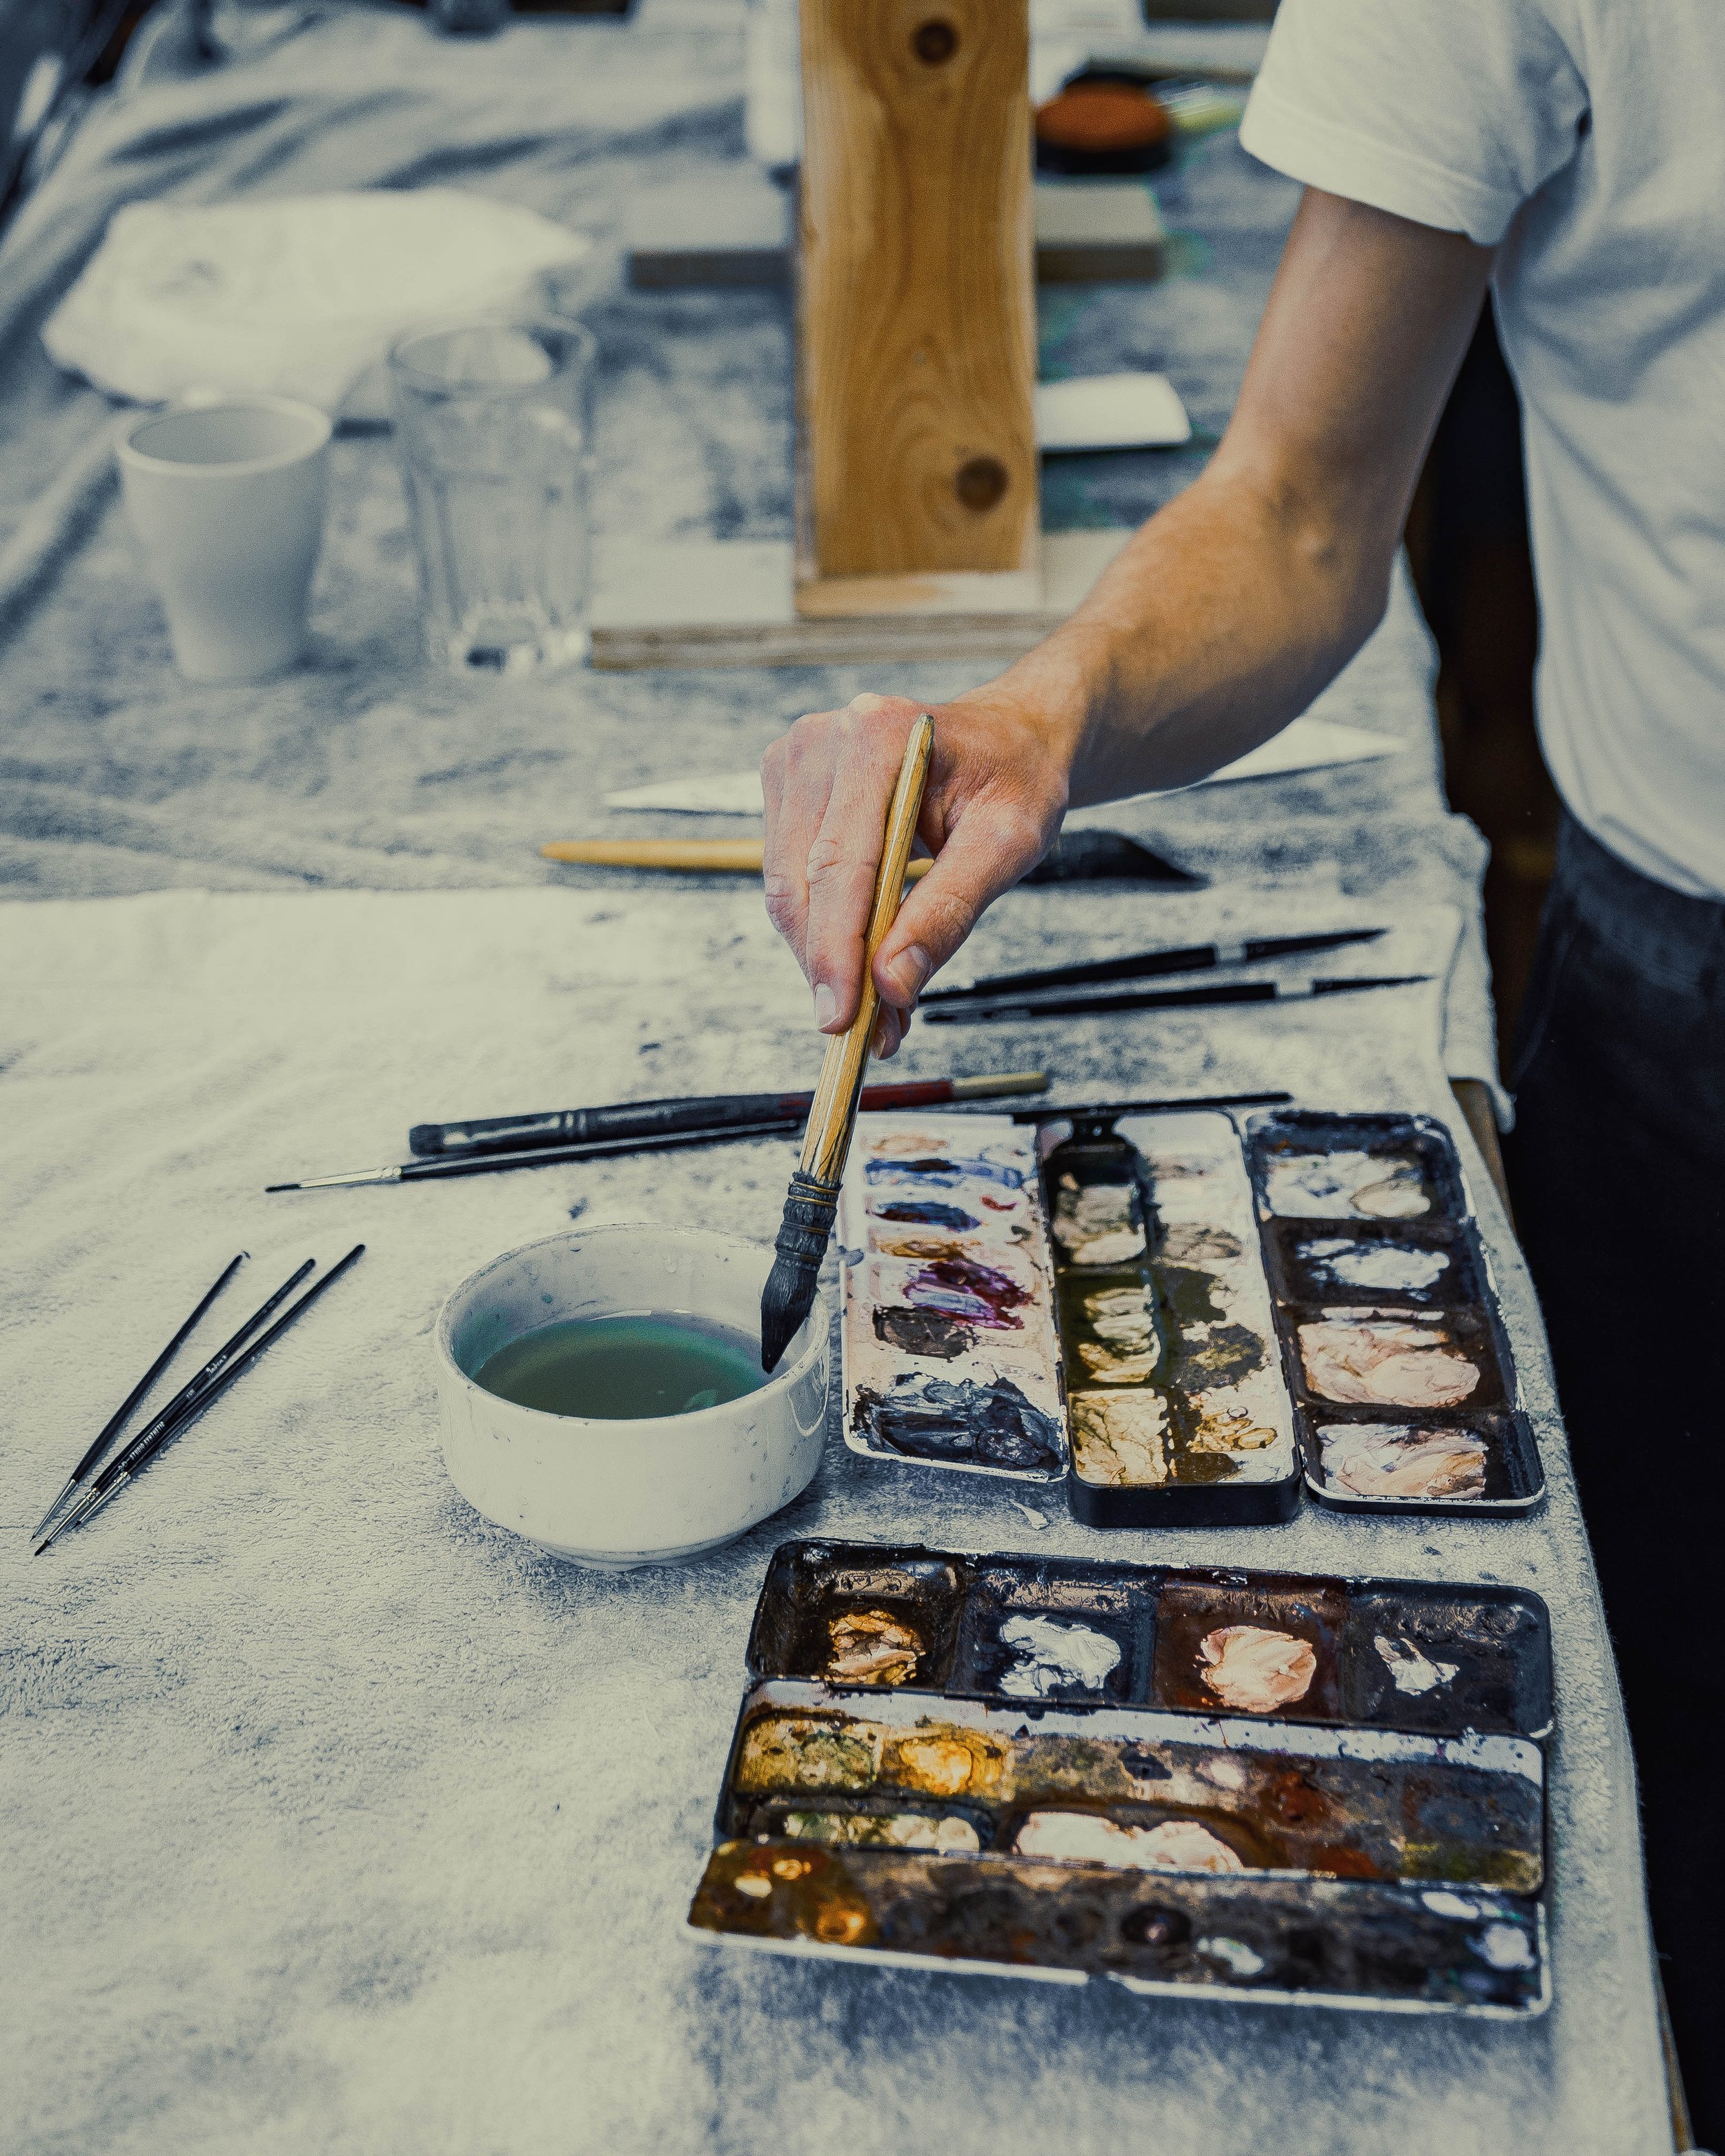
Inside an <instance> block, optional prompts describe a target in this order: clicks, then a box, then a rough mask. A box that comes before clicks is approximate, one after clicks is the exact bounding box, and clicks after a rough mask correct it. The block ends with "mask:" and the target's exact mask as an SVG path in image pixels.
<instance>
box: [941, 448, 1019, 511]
mask: <svg viewBox="0 0 1725 2156" xmlns="http://www.w3.org/2000/svg"><path fill="white" fill-rule="evenodd" d="M1010 485H1012V475H1011V473H1010V472H1009V471H1008V470H1007V469H1006V466H1005V465H1004V464H1002V463H1001V461H1000V459H999V457H972V458H970V459H968V461H967V462H966V463H964V464H962V465H959V467H958V470H957V474H956V475H955V476H954V478H953V480H952V491H953V493H954V494H956V495H957V497H958V499H959V500H960V501H962V502H963V505H964V506H965V507H966V508H967V509H974V510H976V511H983V510H985V509H993V507H994V506H996V504H997V503H999V501H1001V500H1004V497H1005V494H1006V490H1007V489H1008V487H1009V486H1010Z"/></svg>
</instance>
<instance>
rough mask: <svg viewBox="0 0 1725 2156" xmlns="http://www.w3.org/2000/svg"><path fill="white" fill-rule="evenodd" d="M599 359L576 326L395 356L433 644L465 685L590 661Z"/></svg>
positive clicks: (557, 325)
mask: <svg viewBox="0 0 1725 2156" xmlns="http://www.w3.org/2000/svg"><path fill="white" fill-rule="evenodd" d="M594 351H595V346H594V344H593V338H592V337H591V336H589V335H588V332H587V331H586V330H584V329H583V328H582V327H581V326H580V325H579V324H578V323H577V322H569V321H549V320H547V321H525V322H510V321H480V322H466V323H461V324H458V325H454V326H449V327H444V328H438V329H424V330H416V331H413V333H412V334H411V335H410V336H405V337H403V339H402V340H401V341H400V342H399V343H398V345H397V346H395V349H394V350H393V352H391V353H390V355H389V374H390V387H391V393H392V398H393V404H394V408H395V432H396V442H397V445H398V448H399V450H400V453H401V461H402V475H403V480H404V481H405V483H406V486H407V491H408V504H409V506H410V507H411V509H412V511H413V536H414V538H415V540H416V541H417V542H418V550H419V584H420V590H421V593H422V594H423V597H424V608H425V634H426V642H427V645H428V648H429V650H430V652H431V654H432V656H433V657H434V659H438V660H444V661H445V662H446V663H447V664H449V665H451V666H454V667H456V668H458V669H459V670H461V671H463V672H471V673H495V674H503V675H524V674H535V673H540V672H544V671H547V670H550V669H551V668H553V667H557V666H567V665H572V664H574V663H575V662H576V661H578V660H581V659H583V658H584V657H585V656H586V654H587V642H588V638H587V601H588V516H587V493H588V471H589V468H590V465H591V462H592V451H591V443H592V439H593V427H592V405H593V357H594Z"/></svg>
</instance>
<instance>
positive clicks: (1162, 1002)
mask: <svg viewBox="0 0 1725 2156" xmlns="http://www.w3.org/2000/svg"><path fill="white" fill-rule="evenodd" d="M1276 993H1277V992H1276V983H1275V982H1274V981H1218V982H1208V981H1207V982H1206V983H1204V986H1203V987H1202V988H1146V989H1145V990H1144V991H1143V992H1142V993H1141V994H1137V995H1133V994H1127V995H1119V996H1038V997H1037V998H1036V999H1035V1000H1034V1002H1030V1001H1028V1000H1026V1001H1023V1002H1019V1003H982V1002H977V1003H969V1002H961V1003H952V1004H936V1006H935V1007H934V1009H932V1010H928V1009H924V1010H923V1011H922V1017H923V1018H924V1019H927V1022H928V1024H930V1025H994V1024H1001V1023H1003V1022H1004V1021H1006V1020H1009V1019H1032V1018H1084V1017H1087V1016H1089V1015H1090V1014H1091V1013H1093V1012H1098V1011H1101V1012H1108V1011H1135V1010H1178V1009H1180V1008H1181V1007H1182V1006H1183V1005H1189V1006H1202V1005H1206V1004H1273V1003H1274V1002H1275V1001H1276ZM923 1000H924V1003H925V1004H926V1003H927V998H926V997H925V998H924V999H923Z"/></svg>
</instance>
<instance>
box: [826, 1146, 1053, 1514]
mask: <svg viewBox="0 0 1725 2156" xmlns="http://www.w3.org/2000/svg"><path fill="white" fill-rule="evenodd" d="M839 1244H840V1246H841V1250H842V1253H843V1265H844V1279H845V1322H844V1359H845V1440H846V1442H847V1443H848V1444H849V1445H850V1446H851V1448H852V1450H855V1451H858V1452H862V1453H865V1454H867V1455H870V1457H872V1458H875V1459H895V1460H915V1461H916V1462H918V1463H919V1464H921V1465H922V1466H929V1467H948V1468H952V1467H956V1468H963V1469H967V1470H968V1471H971V1472H973V1473H978V1474H984V1475H1007V1476H1013V1477H1014V1478H1016V1479H1017V1480H1019V1481H1029V1482H1051V1481H1058V1480H1059V1478H1060V1476H1062V1475H1064V1474H1065V1471H1066V1463H1067V1457H1068V1449H1067V1442H1066V1428H1065V1416H1064V1414H1063V1413H1062V1409H1061V1400H1060V1351H1059V1347H1058V1344H1057V1342H1056V1341H1055V1328H1054V1301H1053V1284H1052V1276H1051V1269H1050V1260H1049V1247H1048V1232H1047V1226H1046V1224H1045V1220H1044V1218H1043V1212H1042V1199H1041V1193H1040V1188H1039V1187H1038V1179H1037V1173H1036V1147H1035V1138H1034V1132H1033V1131H1031V1130H1029V1129H1027V1128H1025V1127H1024V1126H1022V1125H1020V1124H1018V1123H1015V1122H1013V1121H1012V1120H1011V1119H1010V1118H1009V1117H1007V1116H970V1115H966V1116H944V1117H943V1116H921V1117H916V1116H903V1115H896V1116H887V1115H870V1116H859V1117H858V1118H857V1125H856V1135H855V1138H854V1139H853V1140H852V1142H851V1148H850V1166H849V1168H848V1169H847V1171H846V1173H845V1188H844V1192H843V1194H842V1199H841V1202H840V1206H839Z"/></svg>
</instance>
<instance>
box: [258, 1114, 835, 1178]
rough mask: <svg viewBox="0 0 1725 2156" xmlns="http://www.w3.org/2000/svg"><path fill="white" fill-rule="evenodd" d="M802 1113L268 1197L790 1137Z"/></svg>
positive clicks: (340, 1174)
mask: <svg viewBox="0 0 1725 2156" xmlns="http://www.w3.org/2000/svg"><path fill="white" fill-rule="evenodd" d="M801 1121H802V1118H801V1116H775V1117H774V1118H773V1121H772V1122H768V1123H736V1124H732V1125H731V1126H730V1127H727V1128H726V1129H724V1130H717V1131H667V1132H664V1133H663V1134H662V1135H661V1136H660V1137H645V1138H618V1139H616V1140H614V1141H612V1142H608V1143H606V1144H603V1145H579V1146H547V1147H543V1148H542V1150H539V1151H536V1152H480V1153H466V1154H460V1155H458V1156H457V1157H456V1158H455V1159H454V1160H403V1161H397V1162H395V1163H393V1165H392V1166H390V1167H388V1168H338V1169H337V1170H336V1173H335V1174H333V1175H308V1176H305V1177H303V1178H301V1179H300V1181H299V1182H298V1183H265V1184H264V1196H265V1197H266V1198H267V1197H270V1196H271V1195H273V1194H274V1193H275V1192H277V1191H280V1190H346V1189H349V1188H352V1187H353V1186H354V1185H356V1184H358V1183H438V1182H441V1181H442V1180H443V1179H444V1178H445V1177H448V1176H452V1175H496V1174H498V1173H501V1171H502V1170H503V1169H504V1168H549V1167H551V1166H552V1164H553V1163H556V1162H557V1161H574V1160H614V1159H615V1158H617V1157H618V1155H619V1154H620V1153H630V1152H674V1151H675V1149H676V1148H677V1147H680V1146H703V1145H728V1144H729V1143H731V1142H732V1140H733V1139H739V1138H775V1137H787V1136H788V1135H789V1134H790V1133H792V1132H794V1131H795V1129H796V1127H797V1126H798V1123H799V1122H801Z"/></svg>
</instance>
